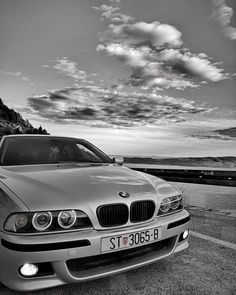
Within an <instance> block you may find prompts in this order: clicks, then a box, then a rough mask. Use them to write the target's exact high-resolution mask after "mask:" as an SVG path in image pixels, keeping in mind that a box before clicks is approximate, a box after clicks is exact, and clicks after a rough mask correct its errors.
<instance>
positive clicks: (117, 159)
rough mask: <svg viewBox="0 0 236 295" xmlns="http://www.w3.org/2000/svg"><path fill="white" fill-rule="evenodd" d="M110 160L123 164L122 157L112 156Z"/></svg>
mask: <svg viewBox="0 0 236 295" xmlns="http://www.w3.org/2000/svg"><path fill="white" fill-rule="evenodd" d="M112 160H113V161H114V162H115V163H117V164H118V165H123V164H124V158H123V157H116V158H112Z"/></svg>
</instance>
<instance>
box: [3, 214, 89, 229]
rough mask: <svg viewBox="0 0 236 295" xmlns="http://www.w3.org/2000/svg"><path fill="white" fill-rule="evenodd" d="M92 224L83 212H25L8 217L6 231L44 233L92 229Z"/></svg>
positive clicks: (5, 225) (5, 224)
mask: <svg viewBox="0 0 236 295" xmlns="http://www.w3.org/2000/svg"><path fill="white" fill-rule="evenodd" d="M91 227H92V223H91V221H90V219H89V217H88V215H87V214H86V213H84V212H83V211H81V210H63V211H50V212H49V211H46V212H23V213H15V214H11V215H10V216H8V218H7V219H6V222H5V223H4V227H3V228H4V230H5V231H9V232H15V233H24V234H26V233H39V232H41V233H44V232H59V231H62V230H76V229H85V228H91Z"/></svg>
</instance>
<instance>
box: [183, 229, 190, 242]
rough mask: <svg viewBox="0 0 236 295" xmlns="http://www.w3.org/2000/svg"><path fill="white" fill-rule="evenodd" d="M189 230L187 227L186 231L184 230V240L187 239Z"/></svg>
mask: <svg viewBox="0 0 236 295" xmlns="http://www.w3.org/2000/svg"><path fill="white" fill-rule="evenodd" d="M188 234H189V230H188V229H186V231H184V232H183V240H185V239H186V238H187V237H188Z"/></svg>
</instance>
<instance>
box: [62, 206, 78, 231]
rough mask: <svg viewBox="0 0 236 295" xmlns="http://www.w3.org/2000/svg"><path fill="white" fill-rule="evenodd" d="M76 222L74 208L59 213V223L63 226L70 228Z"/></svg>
mask: <svg viewBox="0 0 236 295" xmlns="http://www.w3.org/2000/svg"><path fill="white" fill-rule="evenodd" d="M75 222H76V213H75V211H74V210H67V211H61V212H60V213H59V215H58V223H59V225H60V226H61V227H62V228H69V227H71V226H73V225H74V223H75Z"/></svg>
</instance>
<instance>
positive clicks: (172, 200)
mask: <svg viewBox="0 0 236 295" xmlns="http://www.w3.org/2000/svg"><path fill="white" fill-rule="evenodd" d="M181 209H183V197H182V196H181V195H178V196H173V197H168V198H165V199H163V200H162V202H161V205H160V209H159V212H158V215H164V214H171V213H174V212H175V211H178V210H181Z"/></svg>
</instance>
